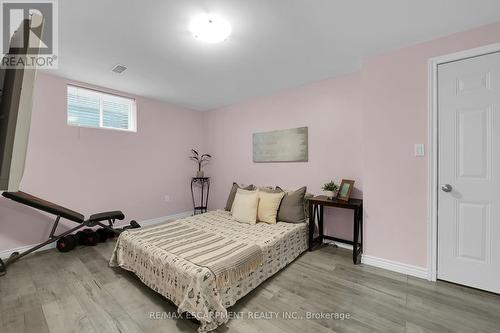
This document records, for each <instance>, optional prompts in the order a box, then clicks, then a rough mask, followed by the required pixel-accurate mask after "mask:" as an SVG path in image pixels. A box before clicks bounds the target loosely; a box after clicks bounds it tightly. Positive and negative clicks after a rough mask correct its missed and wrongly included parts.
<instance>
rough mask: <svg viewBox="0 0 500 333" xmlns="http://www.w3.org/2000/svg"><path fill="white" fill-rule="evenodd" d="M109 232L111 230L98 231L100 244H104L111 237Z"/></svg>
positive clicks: (101, 229)
mask: <svg viewBox="0 0 500 333" xmlns="http://www.w3.org/2000/svg"><path fill="white" fill-rule="evenodd" d="M108 231H109V230H108V229H106V228H99V229H97V230H96V233H97V238H99V242H101V243H104V242H105V241H106V240H107V239H108V237H109V233H108ZM113 234H114V232H113Z"/></svg>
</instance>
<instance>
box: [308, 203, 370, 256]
mask: <svg viewBox="0 0 500 333" xmlns="http://www.w3.org/2000/svg"><path fill="white" fill-rule="evenodd" d="M324 207H337V208H345V209H352V210H354V221H353V229H354V230H353V240H352V241H351V240H347V239H341V238H336V237H332V236H326V235H324V233H323V215H324V214H323V210H324V209H323V208H324ZM316 222H317V224H318V234H319V235H318V237H316V238H314V226H315V225H316ZM323 239H329V240H333V241H336V242H340V243H345V244H350V245H352V248H353V251H352V261H353V262H354V264H359V263H361V253H362V252H363V200H362V199H350V200H349V201H342V200H338V199H328V198H327V197H326V196H324V195H320V196H316V197H314V198H311V199H309V251H312V250H313V248H314V246H315V243H322V242H323Z"/></svg>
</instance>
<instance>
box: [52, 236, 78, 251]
mask: <svg viewBox="0 0 500 333" xmlns="http://www.w3.org/2000/svg"><path fill="white" fill-rule="evenodd" d="M77 244H78V240H77V238H76V236H75V235H67V236H64V237H62V238H59V239H58V240H57V244H56V247H57V249H58V250H59V252H69V251H71V250H73V249H74V248H75V247H76V245H77Z"/></svg>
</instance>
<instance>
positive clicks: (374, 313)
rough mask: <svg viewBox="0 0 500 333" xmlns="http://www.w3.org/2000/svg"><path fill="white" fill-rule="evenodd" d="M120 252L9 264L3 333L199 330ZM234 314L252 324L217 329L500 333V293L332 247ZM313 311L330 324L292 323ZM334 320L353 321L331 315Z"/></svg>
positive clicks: (310, 256) (1, 288)
mask: <svg viewBox="0 0 500 333" xmlns="http://www.w3.org/2000/svg"><path fill="white" fill-rule="evenodd" d="M113 246H114V242H108V243H104V244H100V245H98V246H96V247H80V248H78V249H76V250H74V251H72V252H70V253H59V252H57V251H56V250H50V251H46V252H41V253H37V254H34V255H31V256H29V257H26V258H25V259H22V260H20V261H19V262H17V263H15V264H13V265H12V266H11V267H9V270H8V272H7V275H5V276H3V277H0V302H1V303H0V310H1V311H0V324H1V325H0V333H7V332H9V333H10V332H54V333H56V332H64V333H66V332H97V333H101V332H194V331H196V329H197V327H198V326H197V325H196V324H195V323H193V322H192V321H190V320H188V319H183V318H177V319H175V318H174V319H171V318H168V314H170V313H175V307H174V306H173V305H172V304H171V303H170V302H169V301H167V300H166V299H165V298H163V297H162V296H160V295H158V294H156V293H155V292H153V291H152V290H150V289H149V288H148V287H146V286H145V285H143V284H142V283H141V282H140V281H139V280H138V279H137V278H136V277H135V276H134V275H133V274H131V273H128V272H126V271H123V270H121V269H112V268H110V267H108V259H109V258H110V255H111V252H112V250H113ZM230 310H231V311H233V312H234V316H240V317H241V316H243V313H245V314H246V318H240V319H232V320H230V321H229V322H228V324H226V325H225V326H222V327H220V328H219V329H218V330H217V332H221V333H222V332H224V333H225V332H241V333H243V332H248V333H254V332H265V333H268V332H298V333H308V332H311V333H312V332H314V333H316V332H356V333H357V332H482V333H485V332H500V296H499V295H494V294H490V293H486V292H481V291H478V290H474V289H469V288H465V287H461V286H457V285H453V284H449V283H445V282H437V283H431V282H428V281H425V280H421V279H417V278H413V277H409V276H406V275H402V274H397V273H393V272H389V271H386V270H382V269H377V268H374V267H370V266H364V265H358V266H354V265H353V264H352V262H351V252H349V251H347V250H344V249H340V248H335V247H332V246H325V247H323V248H320V249H318V250H316V251H314V252H307V253H304V254H303V255H302V256H300V257H299V258H298V259H297V260H296V261H294V262H293V263H292V264H290V265H289V266H288V267H286V268H285V269H284V270H282V271H281V272H279V273H278V274H276V275H275V276H273V277H272V278H270V279H269V280H267V281H266V282H264V283H263V284H262V285H260V286H259V287H258V288H257V289H256V290H254V291H253V292H252V293H250V294H249V295H247V296H246V297H244V298H243V299H242V300H240V301H239V302H238V303H237V304H236V305H235V306H234V307H233V308H231V309H230ZM265 312H268V313H267V314H266V313H265ZM271 312H273V313H276V314H270V313H271ZM308 312H309V313H311V315H314V316H320V315H321V313H323V318H320V317H318V318H316V319H314V320H313V319H302V320H299V319H293V317H295V318H300V317H303V318H306V317H307V313H308ZM249 313H252V318H248V316H249ZM335 313H337V314H338V315H339V316H341V315H342V314H343V315H344V316H347V319H346V318H345V319H344V320H341V319H332V318H325V316H328V315H329V314H330V316H335ZM264 315H267V316H270V315H272V316H277V318H275V319H264V318H262V317H263V316H264ZM285 316H289V317H292V319H290V318H288V319H285V318H284V317H285ZM152 317H153V318H152Z"/></svg>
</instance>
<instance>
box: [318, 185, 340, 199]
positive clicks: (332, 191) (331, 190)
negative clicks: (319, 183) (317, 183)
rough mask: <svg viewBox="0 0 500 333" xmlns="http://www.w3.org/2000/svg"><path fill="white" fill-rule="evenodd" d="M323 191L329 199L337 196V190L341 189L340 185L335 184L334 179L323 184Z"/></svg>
mask: <svg viewBox="0 0 500 333" xmlns="http://www.w3.org/2000/svg"><path fill="white" fill-rule="evenodd" d="M322 188H323V191H324V193H325V195H326V196H327V198H328V199H330V200H331V199H333V198H335V197H336V196H337V192H338V190H339V186H338V185H337V184H335V182H334V181H333V180H332V181H330V182H329V183H326V184H325V185H323V187H322Z"/></svg>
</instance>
